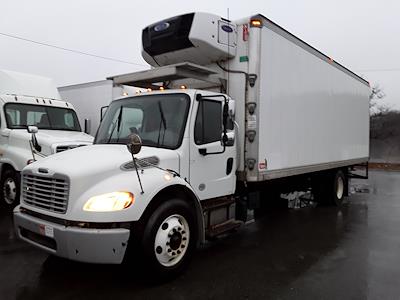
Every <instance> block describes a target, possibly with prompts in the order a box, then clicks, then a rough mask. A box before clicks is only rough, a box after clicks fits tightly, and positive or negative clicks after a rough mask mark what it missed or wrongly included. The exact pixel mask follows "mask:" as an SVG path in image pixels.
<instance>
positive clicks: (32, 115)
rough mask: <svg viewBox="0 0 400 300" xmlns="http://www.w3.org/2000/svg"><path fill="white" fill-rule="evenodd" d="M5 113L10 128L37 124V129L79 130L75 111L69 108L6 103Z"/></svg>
mask: <svg viewBox="0 0 400 300" xmlns="http://www.w3.org/2000/svg"><path fill="white" fill-rule="evenodd" d="M5 115H6V122H7V127H8V128H10V129H22V128H27V126H37V127H38V128H39V129H50V130H68V131H81V126H80V125H79V121H78V118H77V116H76V113H75V111H73V110H72V109H69V108H61V107H54V106H42V105H31V104H23V103H8V104H6V106H5Z"/></svg>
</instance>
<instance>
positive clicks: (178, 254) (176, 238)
mask: <svg viewBox="0 0 400 300" xmlns="http://www.w3.org/2000/svg"><path fill="white" fill-rule="evenodd" d="M196 242H197V226H196V222H195V214H194V209H193V208H192V207H191V206H190V204H189V203H188V202H186V201H184V200H182V199H170V200H166V201H165V202H163V203H162V204H161V205H160V206H159V207H158V208H156V209H155V210H154V212H153V213H152V214H151V216H150V218H149V219H148V221H147V223H146V225H145V227H144V231H143V235H142V243H141V249H142V254H143V256H144V258H145V260H144V265H143V266H144V268H145V269H146V271H148V272H149V275H151V276H152V277H154V276H155V277H158V278H161V279H163V278H170V277H172V276H175V275H177V274H179V273H181V272H182V271H183V269H184V268H185V267H186V266H187V264H188V262H189V259H190V257H191V255H192V253H193V251H194V249H195V247H196ZM137 259H140V258H137ZM148 272H146V273H148Z"/></svg>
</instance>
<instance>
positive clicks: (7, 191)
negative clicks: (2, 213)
mask: <svg viewBox="0 0 400 300" xmlns="http://www.w3.org/2000/svg"><path fill="white" fill-rule="evenodd" d="M0 182H1V183H0V186H1V200H2V205H3V206H5V207H6V208H8V209H12V208H14V207H15V206H16V205H17V204H18V203H19V190H20V187H19V178H18V174H17V172H15V171H14V170H11V169H7V170H5V171H4V172H3V174H2V176H1V180H0Z"/></svg>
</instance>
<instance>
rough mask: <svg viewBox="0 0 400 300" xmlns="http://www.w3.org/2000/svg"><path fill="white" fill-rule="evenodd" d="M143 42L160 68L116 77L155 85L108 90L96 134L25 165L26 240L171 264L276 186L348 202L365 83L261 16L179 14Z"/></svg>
mask: <svg viewBox="0 0 400 300" xmlns="http://www.w3.org/2000/svg"><path fill="white" fill-rule="evenodd" d="M142 40H143V52H142V53H143V57H144V58H145V60H146V61H147V62H148V63H149V64H150V65H152V66H153V67H154V68H153V69H151V70H146V71H141V72H135V73H131V74H124V75H120V76H115V77H113V78H112V80H113V82H114V84H115V85H118V84H124V85H131V86H137V87H143V88H148V89H149V92H146V93H141V94H138V95H135V96H132V97H127V98H124V99H120V100H114V101H113V102H112V103H111V105H110V106H109V108H108V109H107V112H106V114H105V117H104V119H103V121H102V123H101V125H100V128H99V130H98V132H97V135H96V137H95V142H94V145H93V146H88V147H82V148H78V149H73V150H71V151H68V152H64V153H60V154H57V155H54V156H52V157H49V158H46V159H44V160H42V161H40V162H38V163H35V164H33V165H30V166H27V167H25V169H24V170H23V172H22V190H21V194H22V197H21V205H20V206H19V207H17V208H16V209H15V210H14V219H15V229H16V232H17V233H18V236H19V237H20V238H21V239H22V240H24V241H26V242H28V243H31V244H32V245H35V246H36V247H38V248H41V249H43V250H45V251H47V252H49V253H51V254H54V255H57V256H61V257H65V258H68V259H72V260H77V261H83V262H91V263H109V264H119V263H121V262H123V261H124V259H126V260H127V261H128V262H131V261H132V263H133V265H132V267H134V268H137V267H139V266H140V265H142V266H144V270H146V271H150V273H151V274H153V275H155V274H157V275H162V276H163V275H164V276H168V275H171V274H175V273H177V272H179V271H181V270H182V268H184V267H185V265H186V264H187V262H188V258H189V257H190V255H191V254H192V252H193V250H194V249H195V248H196V246H198V245H199V244H202V243H204V242H205V241H206V240H207V239H208V238H212V237H215V236H216V235H219V234H221V233H224V232H228V231H230V230H232V229H234V228H236V227H238V226H240V225H241V224H243V222H245V221H246V217H247V210H248V209H255V210H256V211H262V209H263V207H264V206H265V205H266V204H267V203H268V202H269V201H270V200H272V198H273V197H272V196H271V195H275V194H276V193H277V191H278V192H280V191H283V190H293V189H296V190H298V189H299V188H303V189H308V188H310V187H311V188H313V192H314V200H315V201H319V202H324V203H331V204H335V205H340V204H341V203H342V201H343V198H344V197H345V196H346V194H347V190H348V189H347V186H348V179H349V178H350V177H351V176H352V172H351V168H353V167H354V166H356V165H359V164H365V163H367V161H368V156H369V112H368V96H369V91H370V88H369V84H368V82H366V81H365V80H364V79H362V78H360V77H359V76H357V75H356V74H354V73H353V72H351V71H349V70H348V69H346V68H345V67H343V66H342V65H340V64H338V63H337V62H335V61H333V60H332V59H331V58H329V57H327V56H325V55H324V54H322V53H321V52H319V51H318V50H316V49H315V48H313V47H311V46H310V45H308V44H306V43H305V42H303V41H301V40H300V39H298V38H297V37H295V36H293V35H292V34H290V33H289V32H287V31H286V30H284V29H283V28H281V27H279V26H278V25H276V24H275V23H273V22H272V21H270V20H269V19H267V18H265V17H264V16H262V15H255V16H252V17H249V18H243V19H241V20H238V21H229V20H226V19H224V18H221V17H219V16H216V15H213V14H208V13H191V14H186V15H181V16H177V17H174V18H171V19H168V20H163V21H161V22H158V23H156V24H152V25H150V26H148V27H147V28H145V29H144V30H143V34H142ZM150 89H151V90H150ZM127 146H128V149H127ZM139 151H140V152H139ZM43 188H44V189H46V190H49V191H50V190H51V191H52V192H51V193H45V194H42V193H41V189H43Z"/></svg>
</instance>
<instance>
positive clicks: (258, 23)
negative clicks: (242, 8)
mask: <svg viewBox="0 0 400 300" xmlns="http://www.w3.org/2000/svg"><path fill="white" fill-rule="evenodd" d="M262 26H263V24H262V21H261V20H258V19H254V20H251V21H250V27H262Z"/></svg>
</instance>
